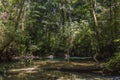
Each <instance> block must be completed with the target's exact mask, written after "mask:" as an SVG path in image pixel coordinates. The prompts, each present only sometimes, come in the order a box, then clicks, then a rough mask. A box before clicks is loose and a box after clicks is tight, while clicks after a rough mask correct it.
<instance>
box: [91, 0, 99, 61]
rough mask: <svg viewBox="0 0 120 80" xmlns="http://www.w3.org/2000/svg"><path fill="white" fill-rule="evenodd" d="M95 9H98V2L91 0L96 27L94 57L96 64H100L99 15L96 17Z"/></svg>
mask: <svg viewBox="0 0 120 80" xmlns="http://www.w3.org/2000/svg"><path fill="white" fill-rule="evenodd" d="M95 7H96V0H91V13H92V16H93V19H94V26H95V38H96V43H97V45H96V53H95V55H94V56H93V58H94V60H95V61H96V62H99V61H98V60H97V56H98V55H99V32H98V20H97V15H96V11H95Z"/></svg>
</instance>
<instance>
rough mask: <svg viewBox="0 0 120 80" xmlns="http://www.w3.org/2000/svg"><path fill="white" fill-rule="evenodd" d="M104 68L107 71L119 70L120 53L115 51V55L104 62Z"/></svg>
mask: <svg viewBox="0 0 120 80" xmlns="http://www.w3.org/2000/svg"><path fill="white" fill-rule="evenodd" d="M105 68H106V69H107V70H108V71H112V72H113V71H114V72H118V71H119V70H120V53H117V55H116V56H115V57H114V58H112V59H111V60H110V61H109V62H107V63H106V64H105Z"/></svg>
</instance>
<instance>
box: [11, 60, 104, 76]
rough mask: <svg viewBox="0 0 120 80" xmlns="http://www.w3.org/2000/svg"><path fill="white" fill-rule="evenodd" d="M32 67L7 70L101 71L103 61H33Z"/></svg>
mask: <svg viewBox="0 0 120 80" xmlns="http://www.w3.org/2000/svg"><path fill="white" fill-rule="evenodd" d="M32 64H33V65H32V67H31V66H30V67H23V68H19V69H11V70H9V72H15V73H16V72H23V73H36V72H38V71H39V70H40V69H43V70H47V71H68V72H91V71H94V72H97V73H100V74H101V73H102V69H103V63H99V64H96V63H95V62H90V61H88V62H75V61H69V62H68V61H52V60H47V61H39V60H38V61H35V62H33V63H32Z"/></svg>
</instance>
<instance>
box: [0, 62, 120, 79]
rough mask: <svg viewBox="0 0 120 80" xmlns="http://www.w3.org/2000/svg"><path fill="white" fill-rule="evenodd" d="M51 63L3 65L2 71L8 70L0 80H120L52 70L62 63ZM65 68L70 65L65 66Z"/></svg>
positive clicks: (0, 74) (73, 71)
mask: <svg viewBox="0 0 120 80" xmlns="http://www.w3.org/2000/svg"><path fill="white" fill-rule="evenodd" d="M49 62H50V63H49ZM49 62H47V61H37V62H36V61H35V63H32V64H28V63H22V62H14V63H7V64H6V63H3V64H2V65H0V70H1V69H2V68H3V66H5V67H6V68H4V69H2V70H3V71H1V73H0V80H120V77H119V76H103V75H100V74H96V73H94V72H91V71H86V72H84V71H79V70H77V69H76V70H74V69H70V68H69V69H63V68H61V69H59V68H58V69H57V68H52V67H51V66H55V64H56V65H59V64H60V63H61V62H58V63H56V62H54V61H53V62H52V61H49ZM51 62H52V64H51ZM54 63H55V64H54ZM62 64H63V63H62ZM10 66H11V67H10ZM45 66H47V68H45ZM65 66H69V65H67V64H65Z"/></svg>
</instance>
